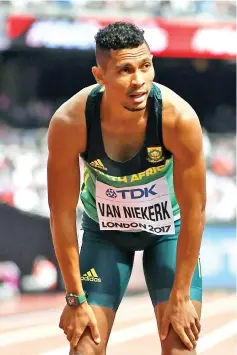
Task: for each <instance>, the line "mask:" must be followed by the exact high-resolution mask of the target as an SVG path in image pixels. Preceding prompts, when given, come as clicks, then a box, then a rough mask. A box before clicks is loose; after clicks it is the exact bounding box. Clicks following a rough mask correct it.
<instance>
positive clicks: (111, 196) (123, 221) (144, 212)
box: [96, 177, 175, 235]
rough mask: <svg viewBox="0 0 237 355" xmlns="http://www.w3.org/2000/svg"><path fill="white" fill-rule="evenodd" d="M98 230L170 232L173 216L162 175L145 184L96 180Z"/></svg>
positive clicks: (171, 230) (162, 233) (161, 233)
mask: <svg viewBox="0 0 237 355" xmlns="http://www.w3.org/2000/svg"><path fill="white" fill-rule="evenodd" d="M96 207H97V213H98V218H99V224H100V229H101V230H120V231H141V230H144V231H147V232H151V233H154V234H158V235H164V234H174V233H175V227H174V218H173V213H172V206H171V201H170V196H169V190H168V184H167V181H166V179H165V177H162V178H159V179H157V180H155V181H152V182H150V183H148V184H143V185H138V186H133V187H122V188H115V187H111V186H109V185H107V184H104V183H103V182H100V181H98V180H97V181H96Z"/></svg>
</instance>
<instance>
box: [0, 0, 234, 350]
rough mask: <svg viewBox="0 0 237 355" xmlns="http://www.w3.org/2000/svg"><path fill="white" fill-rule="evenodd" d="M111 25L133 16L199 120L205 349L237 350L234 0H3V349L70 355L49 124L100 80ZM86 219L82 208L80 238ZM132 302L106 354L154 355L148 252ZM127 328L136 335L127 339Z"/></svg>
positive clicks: (158, 66) (132, 286) (133, 284)
mask: <svg viewBox="0 0 237 355" xmlns="http://www.w3.org/2000/svg"><path fill="white" fill-rule="evenodd" d="M115 20H123V21H126V20H128V21H133V22H134V23H135V24H136V25H138V26H140V27H141V28H143V29H144V30H145V34H146V38H147V41H148V43H149V44H150V47H151V50H152V52H153V54H154V66H155V70H156V78H155V80H156V81H158V82H160V83H162V84H164V85H167V86H168V87H170V88H171V89H173V90H174V91H176V92H177V93H178V94H179V95H181V96H182V97H183V98H184V99H186V100H187V101H188V102H189V103H190V104H191V105H192V106H193V107H194V109H195V110H196V112H197V113H198V115H199V118H200V121H201V124H202V127H203V139H204V149H205V156H206V162H207V194H208V198H207V224H206V228H205V231H204V237H203V244H202V249H201V260H202V273H203V284H204V291H205V292H204V301H205V312H204V318H205V319H206V318H207V319H208V320H210V319H211V320H212V322H213V324H212V325H211V324H209V323H208V324H207V323H205V322H207V321H206V320H205V319H204V338H205V336H206V338H205V339H203V342H201V345H200V353H204V352H205V353H206V354H207V353H208V355H214V354H215V355H222V354H223V353H224V352H225V353H226V354H227V355H231V354H234V347H235V346H236V340H235V341H234V339H235V338H234V335H235V334H236V332H237V323H236V322H235V323H234V321H233V319H234V318H236V315H235V306H234V298H233V295H234V294H235V289H236V264H237V263H236V251H237V250H236V196H237V189H236V1H229V0H224V1H221V0H220V1H215V0H198V1H195V0H193V1H190V0H144V1H134V0H128V1H126V0H124V1H119V0H118V1H115V0H114V1H112V0H111V1H104V0H100V1H99V0H98V1H90V0H61V1H56V0H55V1H53V0H51V1H49V0H48V1H47V0H1V1H0V317H1V318H0V332H1V333H0V348H1V354H3V355H10V354H13V353H14V354H17V355H28V354H31V355H33V354H34V355H36V354H41V355H42V354H44V355H46V351H51V352H48V353H47V354H48V355H59V354H62V355H63V354H67V351H66V350H65V349H66V348H65V346H66V343H65V342H64V343H63V340H62V339H64V338H63V335H62V334H61V333H60V335H59V333H58V329H56V328H57V324H58V323H57V322H58V317H59V315H60V310H61V309H62V307H63V305H64V299H63V290H64V289H63V282H62V278H61V276H60V272H59V269H58V266H57V262H56V259H55V255H54V251H53V247H52V242H51V235H50V230H49V220H48V217H49V209H48V204H47V186H46V160H47V143H46V142H47V137H46V135H47V127H48V124H49V121H50V118H51V116H52V114H53V112H54V111H55V110H56V108H57V107H58V106H59V105H60V104H61V103H62V102H64V101H65V100H67V99H68V98H69V97H71V96H72V95H73V94H74V93H76V92H77V91H79V90H80V89H81V88H83V87H85V86H87V85H91V84H93V83H94V80H93V77H92V74H91V67H92V66H93V65H94V64H95V58H94V52H93V50H94V35H95V33H96V32H97V30H98V29H99V28H100V27H102V26H104V25H106V24H108V23H110V22H113V21H115ZM59 144H60V142H59ZM81 213H82V209H81V205H80V203H79V206H78V235H79V236H80V234H81V231H80V219H81ZM126 296H127V297H126V299H125V301H124V305H123V306H122V308H121V313H119V316H118V323H117V324H118V325H117V326H116V327H117V328H116V327H115V334H114V337H113V338H112V340H111V348H110V351H109V354H111V355H116V354H119V353H120V352H119V351H118V349H122V350H123V352H124V353H125V354H130V355H133V354H140V353H141V354H143V352H144V351H147V347H145V345H144V344H147V343H148V342H149V344H150V345H149V346H150V352H149V354H151V355H152V354H157V352H156V351H155V349H156V348H155V340H154V339H155V338H156V337H155V334H153V332H154V329H155V328H152V329H153V331H151V332H149V331H148V330H147V329H150V326H151V327H153V326H154V324H153V325H152V324H150V325H149V324H148V325H147V327H146V326H145V327H144V326H143V325H144V321H146V322H147V320H149V319H152V313H151V306H150V303H149V301H148V300H147V294H146V286H145V282H144V277H143V272H142V265H141V253H137V256H136V259H135V264H134V269H133V275H132V277H131V280H130V283H129V286H128V290H127V295H126ZM146 301H147V302H146ZM218 302H219V303H218ZM149 307H150V308H149ZM137 308H139V309H140V313H139V312H136V311H135V310H136V309H137ZM130 309H132V311H131V313H132V316H131V315H129V316H128V311H129V310H130ZM32 312H35V313H32ZM208 312H209V313H208ZM135 313H136V314H135ZM138 313H139V314H140V316H139V315H138ZM129 314H130V312H129ZM214 316H215V317H217V318H214ZM228 317H229V318H228ZM230 321H231V322H232V323H231V322H230ZM126 322H127V323H129V324H128V325H129V327H130V328H131V327H135V328H134V329H132V330H131V329H130V328H129V329H128V331H127V333H126V334H127V335H126V334H125V335H123V333H121V332H122V330H121V329H124V327H125V330H126V329H127V328H126V327H127V326H128V325H127V324H126ZM150 322H151V321H150ZM218 322H219V323H218ZM221 322H222V323H221ZM148 323H149V322H148ZM49 324H50V326H49ZM145 324H147V323H145ZM139 326H140V328H139ZM224 326H225V327H226V328H225V329H224V328H223V327H224ZM136 327H137V328H136ZM221 327H222V328H221ZM32 329H34V332H33V333H32ZM220 329H222V330H220ZM215 331H216V333H215ZM218 331H219V333H218ZM210 332H212V333H213V332H214V333H213V334H212V337H211V340H210V336H209V338H208V334H209V333H210ZM135 333H136V335H134V334H135ZM137 334H138V335H137ZM139 334H140V335H139ZM223 334H228V336H224V337H223ZM146 336H147V338H145V337H146ZM138 338H139V339H138ZM40 339H44V342H40ZM121 339H122V340H121ZM126 339H127V340H126ZM131 339H135V342H132V340H131ZM136 339H137V340H136ZM141 339H143V340H144V342H142V340H141ZM213 339H214V340H213ZM204 340H205V341H204ZM136 341H137V343H136ZM126 342H128V343H126ZM218 342H219V343H220V344H219V345H220V346H218V348H215V344H217V343H218ZM120 343H123V344H122V345H118V344H120ZM153 343H154V346H153ZM157 344H158V343H157ZM60 346H64V348H62V349H61V348H60ZM129 346H130V347H129ZM157 346H158V349H159V345H157ZM58 347H59V348H60V349H61V350H60V349H59V350H58V351H56V350H57V348H58ZM227 347H228V348H227ZM227 349H229V351H227ZM54 350H55V351H54ZM2 351H3V352H2ZM52 351H53V352H52ZM152 351H153V352H152Z"/></svg>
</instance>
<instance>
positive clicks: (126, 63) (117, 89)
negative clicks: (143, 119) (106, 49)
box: [104, 43, 154, 111]
mask: <svg viewBox="0 0 237 355" xmlns="http://www.w3.org/2000/svg"><path fill="white" fill-rule="evenodd" d="M153 80H154V67H153V64H152V55H151V53H150V50H149V48H148V47H147V45H146V44H145V43H144V44H142V45H141V46H139V47H137V48H128V49H121V50H111V51H110V57H109V59H108V61H107V66H106V69H105V71H104V86H105V89H106V92H108V93H109V97H110V98H112V101H114V100H116V102H119V103H120V104H121V105H122V106H123V107H124V108H125V109H127V110H129V111H141V110H144V109H145V108H146V104H147V99H148V95H149V92H150V89H151V86H152V82H153Z"/></svg>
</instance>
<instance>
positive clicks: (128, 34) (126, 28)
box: [95, 22, 149, 51]
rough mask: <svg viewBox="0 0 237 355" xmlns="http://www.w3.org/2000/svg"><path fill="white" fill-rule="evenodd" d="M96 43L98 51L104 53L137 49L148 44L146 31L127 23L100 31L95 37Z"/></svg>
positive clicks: (113, 24) (110, 26) (109, 26)
mask: <svg viewBox="0 0 237 355" xmlns="http://www.w3.org/2000/svg"><path fill="white" fill-rule="evenodd" d="M95 42H96V50H102V51H103V50H104V51H109V50H111V49H113V50H117V49H126V48H136V47H138V46H141V45H142V44H143V43H146V44H147V42H146V40H145V38H144V31H143V30H142V29H139V28H138V27H137V26H135V25H134V24H133V23H127V22H115V23H112V24H110V25H108V26H106V27H104V28H102V29H100V30H99V31H98V32H97V34H96V36H95ZM147 46H148V45H147ZM148 47H149V46H148Z"/></svg>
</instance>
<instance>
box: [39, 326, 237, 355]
mask: <svg viewBox="0 0 237 355" xmlns="http://www.w3.org/2000/svg"><path fill="white" fill-rule="evenodd" d="M153 333H156V329H155V322H154V321H150V322H147V323H144V324H139V325H135V326H133V327H129V328H125V329H123V330H120V331H117V332H115V333H113V334H111V339H110V342H109V345H117V344H122V343H125V342H127V341H131V340H135V339H140V338H142V337H145V336H147V335H151V334H153ZM235 334H237V321H236V320H235V321H231V322H229V323H227V324H226V325H224V326H222V327H220V328H218V329H215V330H214V331H212V332H210V333H208V334H207V335H204V336H203V337H201V339H200V340H199V345H198V348H197V350H198V353H199V354H202V353H204V352H206V351H207V350H209V349H211V348H212V347H213V346H215V345H217V344H219V343H221V342H222V341H224V340H227V339H229V338H231V337H232V336H234V335H235ZM68 353H69V347H63V348H60V349H57V350H52V351H48V352H44V353H41V354H40V355H65V354H68Z"/></svg>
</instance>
